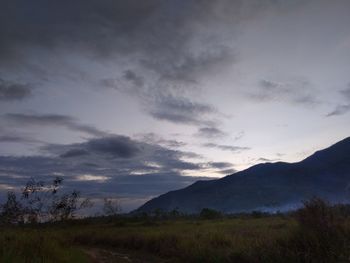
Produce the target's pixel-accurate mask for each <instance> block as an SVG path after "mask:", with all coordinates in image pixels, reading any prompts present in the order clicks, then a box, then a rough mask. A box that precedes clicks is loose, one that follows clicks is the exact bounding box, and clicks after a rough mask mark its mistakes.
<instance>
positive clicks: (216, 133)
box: [195, 127, 227, 139]
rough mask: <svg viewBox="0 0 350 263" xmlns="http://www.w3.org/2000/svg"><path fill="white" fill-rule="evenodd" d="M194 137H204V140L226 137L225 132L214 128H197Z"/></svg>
mask: <svg viewBox="0 0 350 263" xmlns="http://www.w3.org/2000/svg"><path fill="white" fill-rule="evenodd" d="M195 135H196V136H200V137H205V138H211V139H212V138H218V137H224V136H227V134H226V133H225V132H223V131H222V130H220V129H219V128H216V127H202V128H199V130H198V132H197V133H196V134H195Z"/></svg>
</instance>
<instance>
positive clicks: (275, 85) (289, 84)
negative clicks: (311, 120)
mask: <svg viewBox="0 0 350 263" xmlns="http://www.w3.org/2000/svg"><path fill="white" fill-rule="evenodd" d="M249 96H250V98H252V99H254V100H255V101H259V102H269V101H286V102H289V103H293V104H300V105H305V106H314V105H317V104H319V103H320V102H319V101H318V100H317V96H316V93H315V91H314V90H313V88H312V86H311V84H310V82H309V81H306V80H304V79H294V80H291V81H286V82H277V81H272V80H267V79H263V80H260V81H259V82H258V89H257V90H255V91H254V92H253V93H251V94H250V95H249Z"/></svg>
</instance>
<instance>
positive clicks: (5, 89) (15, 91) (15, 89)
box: [0, 78, 32, 101]
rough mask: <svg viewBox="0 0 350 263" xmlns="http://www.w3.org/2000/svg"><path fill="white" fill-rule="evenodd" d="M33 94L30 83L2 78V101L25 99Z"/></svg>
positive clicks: (0, 93)
mask: <svg viewBox="0 0 350 263" xmlns="http://www.w3.org/2000/svg"><path fill="white" fill-rule="evenodd" d="M31 95H32V86H31V85H30V84H23V83H17V82H12V81H6V80H4V79H2V78H0V101H14V100H23V99H26V98H28V97H30V96H31Z"/></svg>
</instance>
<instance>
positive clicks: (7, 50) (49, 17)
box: [0, 0, 350, 211]
mask: <svg viewBox="0 0 350 263" xmlns="http://www.w3.org/2000/svg"><path fill="white" fill-rule="evenodd" d="M0 7H1V8H0V192H1V194H4V193H5V192H6V191H7V190H9V189H16V188H18V187H20V186H22V185H23V184H24V183H25V182H26V181H27V180H28V179H29V178H31V177H34V178H37V179H40V180H45V181H50V180H52V178H53V177H55V176H62V177H63V178H64V179H65V183H66V187H67V188H77V189H79V190H81V191H82V193H84V194H85V195H88V196H90V197H92V198H95V199H99V198H101V197H104V196H108V197H113V198H119V199H120V200H121V203H122V207H123V209H124V211H128V210H130V209H132V208H135V207H137V206H138V205H140V204H142V203H143V202H144V201H145V200H148V199H150V198H152V197H154V196H157V195H159V194H161V193H164V192H166V191H169V190H173V189H178V188H181V187H184V186H187V185H189V184H191V183H192V182H194V181H196V180H198V179H207V178H208V177H222V176H225V175H228V174H232V173H234V172H235V171H239V170H242V169H245V168H247V167H249V166H251V165H254V164H256V163H261V162H276V161H287V162H294V161H299V160H301V159H303V158H304V157H306V156H308V155H309V154H311V153H313V152H314V151H316V150H318V149H320V148H324V147H327V146H329V145H330V144H332V143H335V142H337V141H338V140H341V139H343V138H345V137H348V136H349V135H350V122H349V119H350V26H349V25H350V1H348V0H332V1H329V0H248V1H243V0H216V1H212V0H147V1H140V0H128V1H123V0H75V1H68V0H57V1H56V0H55V1H47V0H34V1H27V0H0Z"/></svg>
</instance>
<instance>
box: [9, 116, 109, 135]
mask: <svg viewBox="0 0 350 263" xmlns="http://www.w3.org/2000/svg"><path fill="white" fill-rule="evenodd" d="M3 117H4V119H5V120H7V121H9V122H10V123H13V124H16V125H20V126H62V127H65V128H67V129H70V130H72V131H79V132H83V133H87V134H90V135H93V136H103V135H106V133H105V132H103V131H100V130H98V129H97V128H95V127H93V126H90V125H85V124H81V123H79V122H78V121H77V120H76V119H74V118H73V117H70V116H66V115H58V114H43V115H40V114H21V113H9V114H6V115H4V116H3Z"/></svg>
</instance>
